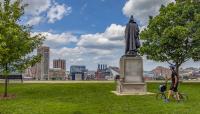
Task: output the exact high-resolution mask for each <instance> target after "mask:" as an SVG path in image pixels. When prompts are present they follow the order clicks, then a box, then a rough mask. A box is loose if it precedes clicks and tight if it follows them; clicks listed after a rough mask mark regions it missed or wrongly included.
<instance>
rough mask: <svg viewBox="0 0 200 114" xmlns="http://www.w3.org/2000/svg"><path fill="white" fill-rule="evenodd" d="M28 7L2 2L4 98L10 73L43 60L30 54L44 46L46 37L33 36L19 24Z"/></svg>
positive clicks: (18, 0) (0, 49)
mask: <svg viewBox="0 0 200 114" xmlns="http://www.w3.org/2000/svg"><path fill="white" fill-rule="evenodd" d="M26 6H27V5H23V4H22V1H21V0H15V1H14V2H13V3H11V0H4V1H3V2H0V71H1V74H2V75H3V76H4V77H5V91H4V97H7V96H8V95H7V86H8V76H9V73H11V72H13V71H18V72H21V71H23V70H24V69H26V68H27V67H29V66H32V65H34V64H35V63H36V62H38V61H39V60H40V58H41V56H38V55H36V56H34V55H31V54H30V53H31V52H33V51H34V49H36V48H37V47H39V46H40V45H42V42H43V40H44V37H43V36H42V35H40V34H39V35H35V36H32V35H31V27H30V26H28V25H22V24H19V23H20V18H21V17H22V16H23V14H24V8H25V7H26Z"/></svg>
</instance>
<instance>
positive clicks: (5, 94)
mask: <svg viewBox="0 0 200 114" xmlns="http://www.w3.org/2000/svg"><path fill="white" fill-rule="evenodd" d="M4 87H5V88H4V97H8V77H7V76H6V77H5V85H4Z"/></svg>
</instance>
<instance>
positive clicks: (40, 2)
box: [23, 0, 52, 15]
mask: <svg viewBox="0 0 200 114" xmlns="http://www.w3.org/2000/svg"><path fill="white" fill-rule="evenodd" d="M23 2H24V4H28V7H26V8H25V13H26V14H28V15H40V14H41V13H44V12H46V11H47V10H48V9H49V8H50V6H51V4H52V0H24V1H23Z"/></svg>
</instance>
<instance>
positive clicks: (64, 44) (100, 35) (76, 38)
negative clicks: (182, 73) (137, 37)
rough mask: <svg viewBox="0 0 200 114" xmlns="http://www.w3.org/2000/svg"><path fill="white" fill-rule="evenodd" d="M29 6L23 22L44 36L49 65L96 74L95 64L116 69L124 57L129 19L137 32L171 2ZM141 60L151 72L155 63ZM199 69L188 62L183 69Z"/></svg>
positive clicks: (49, 0) (112, 0)
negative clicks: (55, 62) (58, 62)
mask: <svg viewBox="0 0 200 114" xmlns="http://www.w3.org/2000/svg"><path fill="white" fill-rule="evenodd" d="M0 1H1V0H0ZM24 2H25V3H28V4H29V6H28V7H27V8H26V9H25V16H24V17H23V18H22V22H23V23H24V24H29V25H33V31H32V34H38V33H41V34H43V35H45V36H46V41H45V42H44V45H46V46H49V47H50V49H51V51H50V63H51V67H52V60H53V59H58V58H61V59H66V62H67V69H69V67H70V65H86V66H87V68H88V69H90V70H95V69H96V68H97V64H99V63H103V64H108V65H110V66H118V63H119V59H120V57H121V56H122V55H123V54H124V29H125V25H126V23H127V22H128V20H129V17H130V15H134V18H135V19H136V20H137V22H138V24H139V26H140V29H141V30H142V29H143V28H145V27H146V26H147V24H148V17H149V15H152V16H155V15H157V14H158V10H159V8H160V6H161V4H164V5H166V4H168V3H170V2H174V0H159V1H158V0H141V1H138V0H25V1H24ZM143 58H144V69H145V70H152V69H153V68H155V67H156V66H158V65H161V66H168V65H167V63H157V62H154V61H149V60H146V58H145V57H143ZM189 66H193V67H200V63H199V62H195V63H194V62H192V61H189V62H187V63H185V64H184V65H183V66H182V67H189Z"/></svg>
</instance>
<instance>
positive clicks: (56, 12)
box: [47, 3, 72, 23]
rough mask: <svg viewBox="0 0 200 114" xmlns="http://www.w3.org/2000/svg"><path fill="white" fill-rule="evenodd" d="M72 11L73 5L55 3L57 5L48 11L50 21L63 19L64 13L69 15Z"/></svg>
mask: <svg viewBox="0 0 200 114" xmlns="http://www.w3.org/2000/svg"><path fill="white" fill-rule="evenodd" d="M71 12H72V8H71V7H68V6H65V5H64V4H62V5H59V4H57V3H55V5H54V6H52V7H51V8H50V10H49V11H48V13H47V17H48V22H49V23H54V22H55V21H57V20H61V19H62V18H63V17H64V15H69V14H70V13H71Z"/></svg>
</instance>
